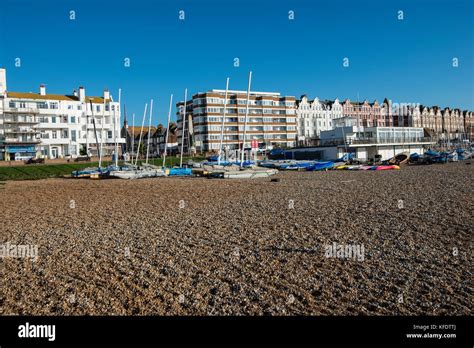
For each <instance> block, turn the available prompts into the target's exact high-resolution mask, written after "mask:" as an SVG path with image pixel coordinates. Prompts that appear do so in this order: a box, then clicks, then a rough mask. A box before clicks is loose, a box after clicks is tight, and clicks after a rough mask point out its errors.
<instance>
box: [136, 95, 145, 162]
mask: <svg viewBox="0 0 474 348" xmlns="http://www.w3.org/2000/svg"><path fill="white" fill-rule="evenodd" d="M147 107H148V104H145V111H144V112H143V118H142V128H141V130H140V138H139V140H138V151H137V156H136V157H135V165H137V164H138V156H139V155H140V145H141V144H142V135H143V126H144V125H145V118H146V109H147Z"/></svg>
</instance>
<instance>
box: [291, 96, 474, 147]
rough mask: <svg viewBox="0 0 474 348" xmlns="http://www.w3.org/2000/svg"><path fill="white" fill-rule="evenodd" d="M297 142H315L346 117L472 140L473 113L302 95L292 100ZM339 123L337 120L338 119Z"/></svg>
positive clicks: (371, 124)
mask: <svg viewBox="0 0 474 348" xmlns="http://www.w3.org/2000/svg"><path fill="white" fill-rule="evenodd" d="M296 115H297V130H298V137H297V143H298V144H299V145H313V144H315V143H317V142H318V141H319V136H320V133H321V131H326V130H331V129H334V127H336V126H337V123H338V122H335V121H334V120H337V119H344V118H349V119H353V120H354V121H355V125H356V126H358V127H419V128H423V129H424V131H425V133H426V136H427V137H431V138H432V139H433V140H435V141H443V140H446V141H447V140H450V141H461V140H465V139H469V140H472V139H474V114H473V112H472V111H468V110H464V111H461V110H460V109H450V108H444V109H441V108H439V107H437V106H433V107H427V106H423V105H419V104H415V103H400V104H398V103H392V102H391V101H390V100H388V99H385V100H384V101H383V102H382V104H379V103H378V101H377V100H375V101H374V102H372V103H370V102H368V101H367V100H365V101H363V102H354V101H350V100H349V99H346V100H345V101H343V102H340V101H339V99H337V98H336V99H335V100H334V101H331V100H320V99H319V98H315V99H314V100H312V101H311V100H309V99H308V97H307V96H306V95H303V96H302V97H301V98H300V100H298V101H297V102H296ZM339 123H340V122H339Z"/></svg>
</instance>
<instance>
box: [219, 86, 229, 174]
mask: <svg viewBox="0 0 474 348" xmlns="http://www.w3.org/2000/svg"><path fill="white" fill-rule="evenodd" d="M228 91H229V78H227V81H226V83H225V95H224V113H223V114H222V123H221V142H220V144H219V156H218V157H217V164H218V165H220V164H221V154H222V143H223V142H224V123H225V115H226V111H227V93H228Z"/></svg>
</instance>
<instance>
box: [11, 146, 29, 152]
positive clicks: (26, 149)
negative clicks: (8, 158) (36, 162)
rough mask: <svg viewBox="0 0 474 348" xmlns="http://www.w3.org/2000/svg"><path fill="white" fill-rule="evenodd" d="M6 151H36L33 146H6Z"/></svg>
mask: <svg viewBox="0 0 474 348" xmlns="http://www.w3.org/2000/svg"><path fill="white" fill-rule="evenodd" d="M7 152H8V153H17V152H20V153H22V152H36V149H35V147H34V146H8V147H7Z"/></svg>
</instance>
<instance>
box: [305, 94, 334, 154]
mask: <svg viewBox="0 0 474 348" xmlns="http://www.w3.org/2000/svg"><path fill="white" fill-rule="evenodd" d="M342 116H343V113H342V105H341V104H340V102H339V99H336V100H334V101H328V100H325V101H320V100H319V98H315V99H314V100H313V101H310V100H308V97H307V96H306V95H303V96H302V97H301V99H300V100H299V101H298V102H297V108H296V117H297V131H298V142H299V143H300V144H303V145H309V144H310V143H312V142H313V141H314V140H315V139H318V138H319V136H320V133H321V131H326V130H331V129H333V128H334V124H333V122H334V121H333V120H334V119H338V118H341V117H342Z"/></svg>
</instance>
